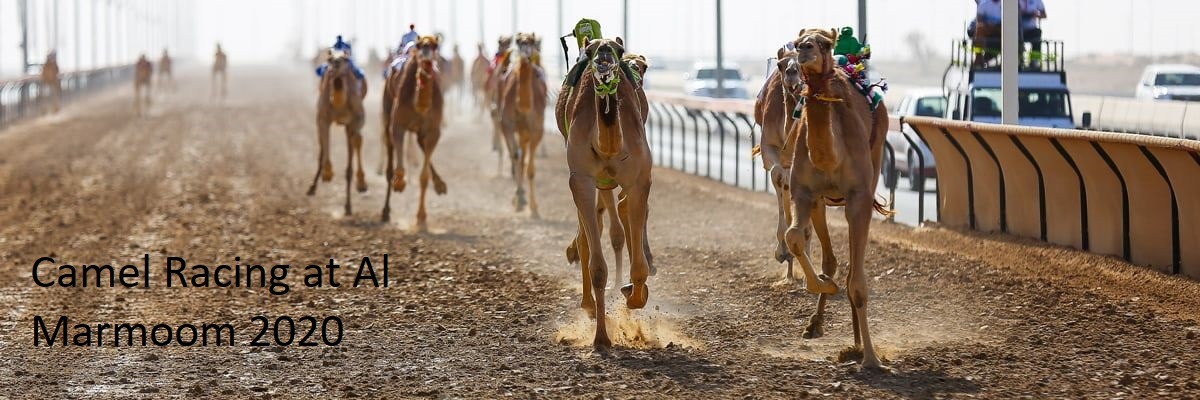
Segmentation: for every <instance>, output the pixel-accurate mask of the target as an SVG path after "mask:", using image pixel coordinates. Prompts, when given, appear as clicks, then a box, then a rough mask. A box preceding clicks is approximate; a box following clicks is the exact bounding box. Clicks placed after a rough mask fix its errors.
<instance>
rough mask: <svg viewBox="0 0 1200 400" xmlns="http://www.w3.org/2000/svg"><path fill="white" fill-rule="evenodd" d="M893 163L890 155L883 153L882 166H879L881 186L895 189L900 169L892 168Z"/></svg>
mask: <svg viewBox="0 0 1200 400" xmlns="http://www.w3.org/2000/svg"><path fill="white" fill-rule="evenodd" d="M893 165H894V163H892V155H891V154H888V153H884V154H883V168H881V170H882V172H881V174H882V175H883V186H884V187H886V188H888V189H891V190H895V189H896V186H897V184H898V183H899V181H900V170H898V169H896V168H893Z"/></svg>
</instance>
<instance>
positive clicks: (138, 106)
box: [133, 54, 154, 116]
mask: <svg viewBox="0 0 1200 400" xmlns="http://www.w3.org/2000/svg"><path fill="white" fill-rule="evenodd" d="M153 75H154V66H153V65H151V64H150V60H148V59H146V55H145V54H142V55H141V56H140V57H138V60H137V64H136V65H135V66H134V71H133V110H134V112H136V113H137V115H139V116H142V115H146V108H148V107H149V106H150V78H151V77H152V76H153Z"/></svg>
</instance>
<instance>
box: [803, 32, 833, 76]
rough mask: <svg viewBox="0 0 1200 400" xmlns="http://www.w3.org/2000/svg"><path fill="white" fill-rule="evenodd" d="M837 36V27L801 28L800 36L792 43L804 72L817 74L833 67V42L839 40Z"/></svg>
mask: <svg viewBox="0 0 1200 400" xmlns="http://www.w3.org/2000/svg"><path fill="white" fill-rule="evenodd" d="M837 37H838V33H837V30H836V29H830V30H827V31H826V30H822V29H801V30H800V34H799V37H798V38H797V39H796V40H795V41H794V42H792V44H793V45H794V46H795V48H796V52H797V53H798V54H797V55H796V60H797V61H799V62H800V65H801V67H802V68H803V71H802V72H804V74H806V75H812V76H817V75H818V74H825V73H827V72H826V71H829V70H831V69H833V67H834V66H833V44H834V43H836V42H837Z"/></svg>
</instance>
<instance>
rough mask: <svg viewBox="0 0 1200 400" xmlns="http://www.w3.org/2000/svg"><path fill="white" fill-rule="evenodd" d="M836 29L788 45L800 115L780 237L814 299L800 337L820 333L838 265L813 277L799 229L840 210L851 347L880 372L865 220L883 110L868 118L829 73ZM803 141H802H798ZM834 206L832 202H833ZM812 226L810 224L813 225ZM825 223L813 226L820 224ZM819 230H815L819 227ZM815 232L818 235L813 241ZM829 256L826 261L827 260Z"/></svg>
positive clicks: (872, 207)
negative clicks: (796, 70)
mask: <svg viewBox="0 0 1200 400" xmlns="http://www.w3.org/2000/svg"><path fill="white" fill-rule="evenodd" d="M837 36H838V33H837V30H836V29H834V30H828V31H826V30H820V29H805V30H802V31H800V35H799V39H797V40H796V42H795V47H796V51H797V53H798V54H797V55H796V60H798V61H799V63H800V69H801V74H802V75H803V79H804V82H805V83H806V87H805V89H804V92H803V93H801V95H802V96H803V97H804V106H803V115H802V117H801V120H800V123H798V124H793V126H792V129H793V131H795V132H793V133H792V135H790V137H791V138H793V139H795V144H794V145H795V151H794V152H793V160H792V171H791V176H790V177H788V179H789V180H790V188H789V189H790V195H791V200H792V224H791V226H790V227H789V228H788V230H787V231H786V232H785V233H784V241H785V242H786V243H787V246H788V250H789V251H791V253H792V255H793V256H795V257H796V258H797V259H798V260H799V261H800V266H801V269H802V270H803V272H804V277H805V281H806V284H807V288H808V291H809V292H813V293H819V294H820V296H819V299H818V301H817V310H816V312H815V313H814V314H813V315H812V317H811V318H810V320H809V326H808V328H807V329H806V333H805V336H807V337H817V336H820V335H821V334H822V333H823V328H822V326H823V324H824V308H825V302H826V300H827V299H828V297H829V296H830V295H833V294H836V293H837V291H838V287H837V284H835V283H834V282H833V280H832V276H833V275H834V274H835V273H836V268H837V263H826V264H825V265H823V266H822V268H823V270H822V272H823V273H822V274H820V275H817V274H816V272H814V270H813V266H812V262H811V261H810V259H809V257H808V251H807V247H808V240H807V238H806V237H805V236H806V235H805V232H804V231H805V229H804V227H805V225H806V224H808V222H809V220H810V217H812V216H813V214H814V210H815V209H817V208H821V209H822V211H823V209H824V207H825V205H826V202H827V201H829V199H839V200H840V201H837V202H843V203H844V204H845V206H846V222H847V224H848V225H849V242H850V243H849V247H850V268H849V270H850V272H849V274H848V276H847V277H846V286H847V287H848V290H849V292H848V296H847V297H848V298H849V299H850V308H851V311H852V314H853V318H852V321H853V328H854V342H855V346H856V348H859V349H861V350H862V355H863V359H862V365H863V367H867V368H877V369H883V368H884V367H883V365H882V364H881V363H880V362H879V357H878V356H877V355H876V353H875V347H874V346H873V345H872V343H871V335H870V330H869V329H868V328H867V320H868V319H867V297H868V293H867V276H866V271H865V266H864V265H863V262H864V258H865V257H866V250H867V242H868V240H869V237H868V236H869V229H870V227H871V214H872V212H873V211H881V207H880V205H879V204H878V203H876V202H875V184H876V180H877V179H878V178H879V168H880V162H881V159H882V158H883V141H884V138H885V136H886V135H887V129H888V120H887V107H885V106H883V104H880V105H879V106H878V107H877V108H876V109H875V110H874V111H872V110H871V106H870V104H869V103H868V101H867V99H866V97H865V96H863V95H862V94H860V93H859V92H858V89H857V88H856V87H855V86H854V85H853V83H851V82H850V81H849V80H848V78H847V76H846V74H845V72H843V71H842V70H841V69H840V68H834V61H833V54H832V48H833V44H834V43H835V42H836V41H837ZM801 139H803V140H801ZM835 201H836V200H835ZM814 221H816V220H814ZM823 222H824V220H823V219H821V221H820V222H819V223H820V224H823ZM818 228H821V227H820V226H818ZM821 231H822V229H817V233H818V234H819V235H820V234H821V233H822V232H821ZM826 257H830V255H828V253H827V255H826Z"/></svg>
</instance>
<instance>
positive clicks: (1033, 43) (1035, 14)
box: [1018, 0, 1046, 69]
mask: <svg viewBox="0 0 1200 400" xmlns="http://www.w3.org/2000/svg"><path fill="white" fill-rule="evenodd" d="M1018 1H1019V2H1018V4H1020V11H1019V12H1020V14H1021V42H1028V43H1029V50H1030V51H1029V66H1030V67H1032V68H1034V69H1041V67H1042V28H1041V23H1040V20H1042V19H1045V18H1046V5H1045V4H1044V3H1042V0H1018ZM1021 50H1022V51H1024V50H1025V46H1021Z"/></svg>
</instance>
